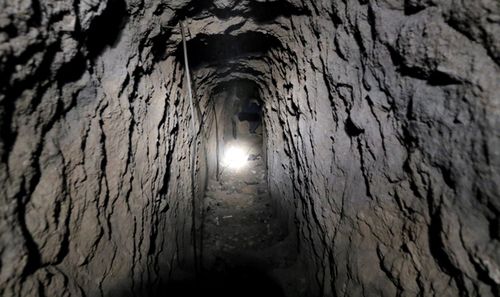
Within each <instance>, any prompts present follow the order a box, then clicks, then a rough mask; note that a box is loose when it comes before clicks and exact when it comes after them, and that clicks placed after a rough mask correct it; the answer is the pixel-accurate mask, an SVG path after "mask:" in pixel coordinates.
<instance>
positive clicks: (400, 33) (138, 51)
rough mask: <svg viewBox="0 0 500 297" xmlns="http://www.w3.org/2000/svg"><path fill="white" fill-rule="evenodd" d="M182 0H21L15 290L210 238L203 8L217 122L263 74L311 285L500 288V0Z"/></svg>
mask: <svg viewBox="0 0 500 297" xmlns="http://www.w3.org/2000/svg"><path fill="white" fill-rule="evenodd" d="M172 2H173V1H170V2H167V1H145V2H143V1H126V2H124V1H121V0H108V1H80V2H71V1H52V2H50V3H39V2H38V1H31V0H23V1H7V2H2V3H0V7H1V8H2V9H0V14H1V15H0V20H1V23H0V28H1V33H0V47H1V48H0V51H1V62H0V76H1V80H2V82H4V81H5V82H8V83H6V84H2V85H1V86H0V88H1V92H0V106H1V107H0V108H1V109H0V114H1V116H0V126H1V133H2V134H1V139H2V141H1V142H0V145H1V146H0V152H1V156H2V159H1V161H2V162H1V163H0V166H1V167H0V184H1V185H2V187H1V191H2V195H1V199H2V201H1V203H2V208H1V212H0V216H1V220H0V224H1V225H0V238H1V243H2V244H1V245H0V254H1V262H2V263H7V264H2V266H1V270H0V283H1V284H2V285H0V293H2V294H3V295H7V296H9V295H14V296H15V295H20V294H21V295H28V296H29V295H37V294H45V295H60V292H62V291H64V292H67V294H69V295H78V294H80V295H83V294H86V295H89V296H94V295H99V294H101V295H111V294H112V293H117V290H118V288H120V289H121V290H122V291H120V292H119V294H121V295H125V294H126V293H127V292H131V291H135V292H137V294H140V293H141V292H144V291H145V290H146V287H147V286H148V285H149V284H151V283H158V282H159V281H160V279H165V278H168V277H169V271H171V270H173V269H174V268H175V267H176V266H178V265H177V262H178V261H177V260H176V259H178V258H179V257H181V256H180V255H181V254H183V252H186V251H189V250H191V249H190V248H189V247H188V246H189V242H190V241H191V238H190V235H189V233H190V231H191V218H190V216H191V214H192V204H191V202H192V201H191V200H190V191H191V183H190V180H191V176H190V172H189V170H186V168H189V164H190V155H189V154H190V152H189V148H188V146H187V139H188V135H189V131H188V128H189V122H188V120H189V118H188V117H187V115H188V114H189V112H188V109H187V108H188V104H187V100H186V97H185V96H184V92H183V91H182V87H183V71H182V68H181V66H180V65H179V62H178V61H180V59H179V48H178V44H179V41H180V39H179V34H178V32H175V30H172V29H171V28H170V27H171V26H177V25H178V21H179V19H181V18H183V17H188V18H189V20H188V27H189V33H190V34H189V38H190V40H191V41H190V42H189V47H190V48H191V49H193V50H192V52H191V55H190V56H191V57H195V58H194V59H193V60H192V63H193V67H194V80H195V86H196V91H197V94H198V96H199V98H200V107H201V109H200V115H201V117H200V118H203V119H204V120H205V123H207V126H206V128H207V129H208V127H213V125H211V124H210V119H209V118H210V112H209V110H210V94H213V90H214V89H215V88H216V87H217V86H218V85H220V84H223V83H228V82H231V81H235V80H249V81H252V82H254V83H256V84H257V85H258V87H259V89H260V92H261V98H262V99H263V100H264V101H265V110H264V112H265V122H266V131H265V134H266V135H267V137H266V139H267V159H268V168H269V174H268V176H269V184H270V187H271V189H270V190H271V193H272V194H273V198H274V199H275V204H276V205H277V206H279V207H280V209H279V211H280V213H281V214H282V216H283V217H284V219H286V220H288V222H289V225H290V227H291V230H292V229H293V228H296V229H297V232H298V239H299V248H300V253H301V259H302V262H303V265H304V267H306V268H307V269H308V271H309V272H310V278H309V282H308V284H309V286H310V288H309V293H310V295H311V296H321V295H324V296H336V295H352V296H361V295H364V296H372V295H373V296H375V295H376V296H380V295H382V296H415V295H421V296H495V295H498V294H499V292H498V291H499V284H500V268H499V266H500V264H499V263H500V255H499V252H498V251H499V250H500V247H499V240H500V234H499V230H500V227H499V224H500V223H499V219H498V218H499V217H500V213H499V212H500V205H499V199H498V197H499V196H500V193H499V192H500V190H499V180H500V168H499V167H500V152H499V149H498V148H499V147H500V130H499V127H500V122H499V119H500V112H499V110H500V106H499V104H500V99H499V97H498V94H497V93H496V90H497V85H498V83H499V60H498V59H499V40H498V36H500V34H499V32H498V31H499V24H498V15H499V14H500V9H499V7H498V2H497V1H495V0H490V1H488V0H484V1H465V0H463V1H459V0H443V1H435V0H422V1H419V0H407V1H397V0H378V1H375V0H366V1H355V0H345V1H329V0H317V1H298V0H290V1H285V0H279V1H231V0H217V1H203V2H202V3H201V2H195V1H193V2H192V3H188V1H175V2H173V3H172ZM110 24H111V25H110ZM207 45H208V46H207ZM234 45H240V46H241V47H235V46H234ZM220 48H223V49H224V50H222V51H217V49H220ZM212 121H213V120H212ZM204 133H206V134H207V135H209V134H210V133H212V134H213V133H214V132H213V131H212V130H210V129H209V131H206V130H205V131H204V132H203V133H200V135H203V134H204ZM205 136H206V135H205ZM203 138H204V137H199V140H198V146H197V147H198V150H199V151H198V153H197V156H199V159H198V163H197V164H198V165H197V167H198V168H202V167H203V166H204V158H203V151H204V150H203V149H204V145H203V141H202V139H203ZM210 145H213V144H210ZM209 151H210V150H209ZM210 160H211V159H210ZM210 162H213V161H210ZM203 172H204V171H200V174H198V181H197V183H196V186H197V188H196V189H198V191H197V192H200V191H199V190H200V189H202V188H203V180H204V174H203ZM14 263H15V265H14ZM111 276H112V277H111Z"/></svg>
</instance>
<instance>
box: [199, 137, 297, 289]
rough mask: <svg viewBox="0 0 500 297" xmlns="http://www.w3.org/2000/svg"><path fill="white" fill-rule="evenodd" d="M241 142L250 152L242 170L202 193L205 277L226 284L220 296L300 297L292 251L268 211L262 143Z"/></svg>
mask: <svg viewBox="0 0 500 297" xmlns="http://www.w3.org/2000/svg"><path fill="white" fill-rule="evenodd" d="M240 141H241V142H243V143H245V145H246V147H248V148H249V149H248V151H247V153H248V155H249V158H248V159H247V164H246V166H244V167H243V168H240V169H238V170H232V169H230V168H223V170H222V174H221V175H220V178H219V181H217V180H216V178H215V177H214V178H213V179H211V180H210V182H209V185H208V189H207V192H206V197H205V220H204V242H203V247H204V248H203V251H204V256H203V258H204V263H203V264H204V268H205V271H206V272H207V273H206V275H209V276H210V275H212V276H216V277H217V278H219V279H225V280H226V281H225V282H224V283H225V284H224V285H222V287H224V290H229V291H230V290H231V285H234V286H235V287H236V288H235V289H236V290H235V291H234V292H225V293H227V294H228V295H231V296H300V295H301V294H300V292H301V290H302V289H301V288H303V287H304V286H305V284H303V283H301V282H304V281H303V278H302V277H301V276H300V275H299V274H298V273H297V269H296V268H295V266H296V265H295V263H296V246H295V244H294V240H293V238H292V236H290V234H288V232H287V230H286V228H285V227H284V226H283V225H282V224H280V222H279V221H278V219H277V218H276V216H275V212H274V210H273V208H272V205H271V200H270V197H269V193H268V187H267V176H266V170H265V165H264V160H263V158H262V156H263V154H262V151H261V147H262V145H261V141H262V140H261V137H260V136H258V135H248V136H247V137H246V138H244V139H241V140H240ZM221 276H222V277H221ZM216 283H217V282H214V283H212V285H215V286H216ZM229 283H231V285H229ZM228 285H229V286H228Z"/></svg>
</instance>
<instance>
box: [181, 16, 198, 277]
mask: <svg viewBox="0 0 500 297" xmlns="http://www.w3.org/2000/svg"><path fill="white" fill-rule="evenodd" d="M180 28H181V34H182V47H183V52H184V68H185V69H184V70H185V71H186V81H187V85H188V97H189V109H190V110H191V131H192V138H191V149H192V151H191V197H192V201H191V203H192V208H193V209H192V213H191V214H192V221H193V227H192V233H193V257H194V266H195V270H196V273H198V271H199V263H198V239H197V236H196V189H195V180H196V172H195V166H196V163H195V162H196V150H197V145H196V135H197V129H196V118H195V111H194V103H193V90H192V89H191V74H190V72H189V60H188V53H187V45H186V34H185V28H184V23H183V22H182V21H181V22H180Z"/></svg>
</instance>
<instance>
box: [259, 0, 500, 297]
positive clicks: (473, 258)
mask: <svg viewBox="0 0 500 297" xmlns="http://www.w3.org/2000/svg"><path fill="white" fill-rule="evenodd" d="M307 8H308V9H307V10H308V11H309V12H310V14H311V15H310V16H309V17H306V18H304V17H300V16H295V17H291V19H290V21H289V22H283V23H284V24H285V25H282V27H283V26H287V27H288V28H289V30H291V35H293V36H292V38H291V40H288V41H287V42H286V43H285V42H283V43H282V44H283V45H284V49H283V50H281V51H279V50H278V51H276V52H273V54H272V55H270V59H271V61H272V62H270V63H269V64H271V65H273V67H271V70H270V76H271V77H272V83H271V84H269V85H268V86H267V88H263V91H264V93H265V94H264V95H263V97H264V98H266V102H267V109H266V112H267V117H266V119H267V125H266V127H268V131H267V133H268V134H269V135H270V137H269V138H268V141H269V143H268V165H269V183H270V185H271V191H272V193H273V195H274V197H279V198H281V199H282V200H281V201H282V203H283V207H284V208H285V209H290V210H291V211H289V213H290V214H291V220H295V221H296V222H297V223H298V228H299V229H298V231H299V238H300V243H301V245H300V246H301V255H302V259H303V260H304V262H305V263H306V264H307V265H308V266H309V267H310V273H311V275H310V285H311V288H310V292H311V294H312V295H313V296H318V295H325V296H332V295H333V296H498V294H500V292H499V291H500V289H499V288H500V252H499V251H500V241H499V240H500V236H499V227H498V226H499V225H498V224H499V214H500V213H499V211H500V204H499V202H500V200H499V197H500V188H499V187H500V137H499V136H500V97H499V94H498V83H500V68H499V64H500V60H499V59H498V55H499V51H498V46H499V39H498V37H499V36H500V35H499V34H498V33H499V30H500V27H499V23H498V14H499V12H500V9H499V8H500V7H499V5H498V2H497V1H404V2H403V1H311V3H309V4H308V5H307ZM285 44H286V45H285Z"/></svg>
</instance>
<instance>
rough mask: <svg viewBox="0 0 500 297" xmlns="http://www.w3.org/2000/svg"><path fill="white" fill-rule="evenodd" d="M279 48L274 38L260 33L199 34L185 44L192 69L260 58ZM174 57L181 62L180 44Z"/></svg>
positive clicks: (278, 43) (279, 45)
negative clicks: (254, 57)
mask: <svg viewBox="0 0 500 297" xmlns="http://www.w3.org/2000/svg"><path fill="white" fill-rule="evenodd" d="M279 47H281V43H280V42H279V40H278V39H277V38H276V37H274V36H271V35H267V34H264V33H260V32H246V33H242V34H239V35H236V36H232V35H224V34H217V35H205V34H200V35H198V36H196V37H195V38H194V39H192V40H189V41H188V43H187V48H188V56H189V59H190V60H189V63H190V66H191V68H193V69H197V68H199V67H200V66H204V65H209V64H220V63H221V62H224V61H229V60H235V59H241V58H248V57H251V56H260V55H262V54H264V53H265V52H267V51H269V50H270V49H272V48H279ZM176 56H177V59H178V60H179V61H183V52H182V44H181V45H179V47H178V49H177V53H176Z"/></svg>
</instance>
